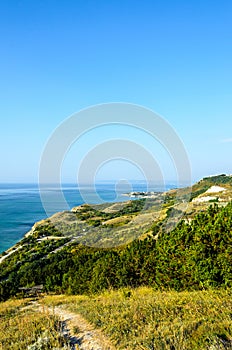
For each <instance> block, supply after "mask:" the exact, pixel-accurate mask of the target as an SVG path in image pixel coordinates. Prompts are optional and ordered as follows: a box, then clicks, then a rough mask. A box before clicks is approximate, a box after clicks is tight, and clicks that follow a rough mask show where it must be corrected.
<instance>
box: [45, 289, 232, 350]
mask: <svg viewBox="0 0 232 350" xmlns="http://www.w3.org/2000/svg"><path fill="white" fill-rule="evenodd" d="M45 303H46V304H49V305H60V304H63V305H64V304H66V307H67V308H69V309H70V310H72V311H74V312H78V313H80V314H81V315H82V316H84V317H85V318H86V319H87V320H88V321H89V322H91V323H92V324H94V325H95V326H96V327H99V328H101V329H102V330H103V331H104V332H105V334H106V335H107V336H108V337H109V338H110V339H111V340H112V341H113V343H114V344H115V346H116V348H117V349H124V350H125V349H128V350H132V349H133V350H135V349H144V350H145V349H147V350H148V349H157V350H159V349H167V350H185V349H189V350H194V349H195V350H203V349H204V350H206V349H209V350H216V349H232V299H231V292H229V291H225V290H218V291H213V290H212V291H196V292H181V293H178V292H171V291H170V292H157V291H154V290H152V289H151V288H145V287H144V288H138V289H135V290H129V289H123V290H120V291H111V292H105V293H104V294H101V295H99V296H95V297H87V296H71V297H65V296H57V297H47V298H45Z"/></svg>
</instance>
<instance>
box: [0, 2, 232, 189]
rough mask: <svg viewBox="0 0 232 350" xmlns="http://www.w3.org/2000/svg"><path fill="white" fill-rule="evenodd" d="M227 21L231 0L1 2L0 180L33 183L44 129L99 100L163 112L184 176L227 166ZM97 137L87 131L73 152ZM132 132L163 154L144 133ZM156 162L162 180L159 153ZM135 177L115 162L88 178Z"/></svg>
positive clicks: (70, 162) (70, 165)
mask: <svg viewBox="0 0 232 350" xmlns="http://www.w3.org/2000/svg"><path fill="white" fill-rule="evenodd" d="M231 18H232V3H231V1H224V0H222V1H220V2H219V1H207V0H206V1H203V2H202V1H198V0H196V1H192V0H190V1H180V0H179V1H178V0H177V1H171V0H169V1H146V0H145V1H136V0H135V1H130V0H129V1H127V0H124V1H114V0H113V1H101V0H99V1H91V0H89V1H88V0H85V1H74V0H67V1H61V0H58V1H57V0H56V1H53V0H46V1H45V0H41V1H29V0H27V1H26V0H21V1H16V0H12V1H7V0H3V1H1V2H0V49H1V55H0V117H1V138H0V146H1V148H0V157H1V158H0V159H1V172H0V182H36V181H37V176H38V169H39V162H40V157H41V154H42V151H43V149H44V147H45V144H46V142H47V140H48V139H49V137H50V135H51V133H52V132H53V130H54V129H55V128H56V127H57V126H58V125H59V124H60V123H61V122H62V121H63V120H64V119H65V118H67V117H69V116H70V115H72V114H73V113H75V112H77V111H79V110H81V109H83V108H87V107H88V106H91V105H94V104H100V103H108V102H130V103H135V104H139V105H142V106H145V107H147V108H149V109H152V110H153V111H155V112H157V113H158V114H159V115H161V116H162V117H164V118H165V119H166V120H167V121H168V122H169V123H170V125H171V126H172V127H173V128H174V129H175V130H176V132H177V133H178V135H179V137H180V139H181V140H182V142H183V144H184V145H185V148H186V151H187V153H188V155H189V159H190V163H191V168H192V177H193V180H197V179H200V178H201V177H203V176H206V175H209V174H215V173H232V162H231V151H232V83H231V82H232V63H231V62H232V25H231ZM126 133H127V129H126V128H125V129H124V131H122V135H124V138H125V137H126V136H125V135H126ZM132 134H133V133H132ZM135 134H136V133H135ZM106 135H107V137H109V134H108V132H106V130H105V129H102V130H97V131H96V133H95V134H91V135H90V136H89V137H88V135H87V136H86V140H84V141H83V144H81V145H82V148H81V149H82V155H81V156H82V157H84V156H85V152H87V151H88V149H90V148H91V147H93V146H94V144H97V143H99V142H103V141H104V139H105V137H106ZM110 135H111V136H112V137H116V136H117V135H118V134H117V130H111V131H110ZM120 135H121V134H120ZM132 136H133V135H132ZM132 136H131V138H133V137H132ZM135 137H136V136H135ZM139 139H140V142H141V143H142V144H143V145H144V146H146V147H147V148H148V149H149V150H150V151H151V153H153V155H154V157H157V159H165V157H164V158H163V157H162V155H161V154H162V152H161V151H160V150H159V146H157V145H156V144H155V143H154V144H153V143H152V142H151V140H149V139H148V137H147V136H146V135H141V137H139ZM136 140H137V141H138V139H136ZM77 146H78V145H76V147H77ZM77 148H78V147H77ZM81 156H80V154H78V151H76V152H75V145H74V147H73V149H71V150H70V154H68V155H67V158H66V160H65V162H64V164H63V175H62V176H63V180H64V181H71V182H72V181H74V179H76V173H77V169H78V164H79V163H80V161H81ZM161 163H162V162H161ZM161 168H162V170H163V172H164V174H165V177H166V178H168V177H169V179H170V180H171V178H172V176H173V175H172V174H173V170H172V169H171V166H170V173H169V162H168V160H167V162H165V161H164V164H161ZM133 172H134V173H133ZM140 175H141V174H139V171H138V169H135V168H133V166H131V164H129V165H128V166H126V165H125V162H124V163H123V162H120V161H119V162H118V164H117V162H113V163H112V164H107V166H106V167H105V169H104V168H102V169H101V171H100V172H99V174H98V178H99V179H105V178H107V179H112V178H113V177H114V176H118V177H124V178H126V177H128V178H133V177H134V178H137V179H139V177H140Z"/></svg>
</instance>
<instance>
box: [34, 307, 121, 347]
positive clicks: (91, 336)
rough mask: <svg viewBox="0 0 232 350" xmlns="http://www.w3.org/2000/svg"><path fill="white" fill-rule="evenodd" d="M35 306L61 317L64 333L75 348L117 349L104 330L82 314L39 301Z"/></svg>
mask: <svg viewBox="0 0 232 350" xmlns="http://www.w3.org/2000/svg"><path fill="white" fill-rule="evenodd" d="M33 308H36V309H37V310H38V311H41V312H48V313H50V314H51V315H56V316H58V317H59V318H60V320H61V321H62V325H63V327H62V328H63V329H62V333H63V335H65V336H68V338H69V339H70V341H71V344H72V349H73V350H74V349H75V350H77V349H80V350H116V348H115V347H114V346H113V345H112V344H111V343H110V341H109V340H108V339H107V338H106V337H105V336H104V335H103V334H102V332H101V331H100V330H98V329H95V328H94V327H93V326H92V325H91V324H90V323H88V322H87V321H86V320H85V319H84V318H83V317H82V316H81V315H80V314H76V313H73V312H71V311H68V310H66V309H65V308H64V307H61V306H55V307H44V306H42V305H41V304H38V303H37V302H35V303H33Z"/></svg>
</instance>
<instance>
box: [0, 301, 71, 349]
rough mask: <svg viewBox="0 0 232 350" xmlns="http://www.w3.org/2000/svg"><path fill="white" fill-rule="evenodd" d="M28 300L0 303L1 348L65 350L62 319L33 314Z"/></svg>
mask: <svg viewBox="0 0 232 350" xmlns="http://www.w3.org/2000/svg"><path fill="white" fill-rule="evenodd" d="M28 303H29V300H9V301H6V302H4V303H0V322H1V327H0V349H2V350H3V349H4V350H25V349H28V350H39V349H41V350H46V349H62V348H63V347H62V346H63V345H64V344H65V341H64V338H63V337H62V336H61V335H60V332H59V327H60V323H59V320H58V319H57V318H56V317H54V316H50V315H48V313H47V312H46V310H44V312H37V311H33V309H32V308H31V307H30V306H29V307H28Z"/></svg>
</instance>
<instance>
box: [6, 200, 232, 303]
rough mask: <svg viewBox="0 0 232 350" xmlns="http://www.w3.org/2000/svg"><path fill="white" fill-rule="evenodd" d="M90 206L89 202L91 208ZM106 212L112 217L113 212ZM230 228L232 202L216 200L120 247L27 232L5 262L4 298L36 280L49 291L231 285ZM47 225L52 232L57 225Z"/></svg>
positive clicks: (133, 206) (136, 206)
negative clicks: (169, 228)
mask: <svg viewBox="0 0 232 350" xmlns="http://www.w3.org/2000/svg"><path fill="white" fill-rule="evenodd" d="M136 202H137V201H134V202H132V203H131V204H130V205H129V206H125V207H124V208H123V209H122V210H121V213H123V214H125V213H128V212H130V213H131V212H132V211H133V213H135V212H136V210H139V209H141V205H143V202H141V201H138V203H136ZM88 210H89V208H85V212H86V213H87V212H88ZM173 214H175V209H174V210H173V209H170V212H169V211H168V215H173ZM94 215H96V213H94ZM97 215H99V213H97ZM101 215H105V217H107V218H109V217H111V218H112V216H113V215H114V213H104V214H101ZM117 215H118V213H117ZM231 228H232V203H229V204H228V205H227V206H226V207H224V208H219V207H218V206H216V205H215V206H211V207H210V208H209V209H208V210H207V211H205V212H202V213H199V214H198V215H197V216H196V217H195V218H194V219H193V220H192V222H191V223H188V222H185V221H182V222H180V223H179V224H178V225H177V226H176V228H175V229H174V230H172V231H170V232H164V231H162V226H161V224H158V225H155V226H154V225H153V228H152V230H153V237H150V236H149V237H147V238H145V239H144V240H135V241H133V242H132V243H130V244H129V245H125V246H122V247H120V248H114V249H113V248H112V249H96V248H89V247H87V246H83V245H80V244H78V243H77V242H75V241H70V238H60V239H58V240H53V239H50V240H49V239H45V240H42V241H41V240H40V242H38V241H37V239H35V238H30V239H29V238H27V239H28V241H27V242H26V244H25V245H23V246H22V247H21V249H19V250H18V251H16V252H15V253H13V254H12V255H10V256H8V257H7V258H6V259H5V260H4V261H3V262H2V263H1V271H0V298H1V299H2V300H5V299H7V298H9V297H10V296H12V295H16V294H17V293H18V288H19V287H27V286H29V287H30V286H33V285H37V284H44V286H45V289H46V290H47V291H48V292H56V293H60V292H62V293H68V294H81V293H85V294H87V293H93V292H94V293H95V292H99V291H101V290H104V289H107V288H120V287H125V286H129V287H137V286H140V285H150V286H153V287H154V288H159V289H170V288H172V289H175V290H178V291H179V290H185V289H192V290H193V289H202V288H210V287H232V230H231ZM38 230H39V228H38ZM47 230H50V231H49V233H52V234H53V228H51V227H47ZM43 232H44V231H43ZM157 234H158V239H154V237H156V236H157ZM46 235H47V231H46ZM39 236H40V237H41V235H40V233H39ZM47 236H48V235H47Z"/></svg>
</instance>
